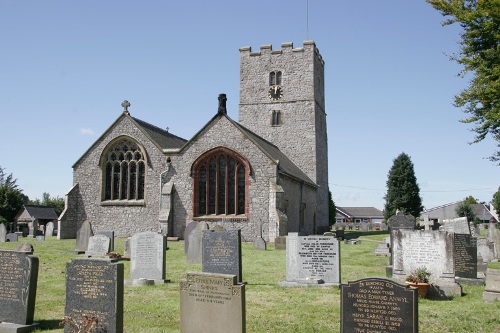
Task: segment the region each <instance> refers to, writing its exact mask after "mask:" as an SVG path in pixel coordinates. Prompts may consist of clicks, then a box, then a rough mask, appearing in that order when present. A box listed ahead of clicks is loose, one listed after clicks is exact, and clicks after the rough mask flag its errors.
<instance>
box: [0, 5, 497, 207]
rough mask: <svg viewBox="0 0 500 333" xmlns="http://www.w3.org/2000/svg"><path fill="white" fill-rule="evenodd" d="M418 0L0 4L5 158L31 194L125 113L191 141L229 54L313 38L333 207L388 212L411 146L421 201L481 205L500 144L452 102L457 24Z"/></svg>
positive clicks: (208, 111)
mask: <svg viewBox="0 0 500 333" xmlns="http://www.w3.org/2000/svg"><path fill="white" fill-rule="evenodd" d="M443 20H444V18H443V17H442V16H441V14H440V13H439V12H438V11H436V10H435V9H433V8H432V7H431V6H430V5H429V4H427V3H426V2H425V1H424V0H379V1H374V0H356V1H344V0H342V1H339V0H309V1H308V0H274V1H268V0H267V1H264V0H252V1H235V0H232V1H229V0H212V1H202V0H183V1H129V0H119V1H118V0H107V1H97V0H87V1H68V0H53V1H39V0H25V1H16V0H0V141H1V142H3V148H2V154H1V157H0V167H2V168H3V169H4V172H6V173H7V174H12V175H13V176H14V178H16V179H17V184H18V186H19V187H20V188H21V189H22V190H23V193H24V194H26V195H28V196H29V198H30V199H35V198H39V199H41V198H42V194H43V193H44V192H47V193H49V194H50V196H51V197H57V196H58V197H64V195H65V194H66V193H67V192H68V190H69V189H70V188H71V187H72V185H73V178H72V166H73V164H74V163H75V162H76V161H77V160H78V159H79V158H80V157H81V156H82V155H83V154H84V153H85V151H86V150H87V149H88V148H89V147H90V146H91V145H92V144H93V143H94V142H95V141H96V140H97V139H98V138H99V136H100V135H102V134H103V133H104V132H105V131H106V130H107V129H108V128H109V126H110V125H111V124H112V123H113V122H114V121H115V120H116V119H117V118H118V117H119V116H120V115H121V113H122V111H123V108H122V107H121V103H122V102H123V100H125V99H126V100H128V101H129V102H130V103H131V107H130V108H129V111H130V114H131V115H132V116H133V117H136V118H139V119H141V120H144V121H146V122H149V123H151V124H154V125H156V126H158V127H162V128H167V127H168V128H169V131H170V132H171V133H173V134H175V135H178V136H180V137H183V138H185V139H190V138H191V137H192V136H193V135H194V134H195V133H196V132H197V131H198V130H199V129H200V128H201V127H203V126H204V125H205V124H206V123H207V122H208V121H209V120H210V119H211V118H212V117H213V116H214V115H215V113H216V112H217V107H218V100H217V97H218V94H219V93H225V94H227V98H228V101H227V107H228V115H229V116H230V117H231V118H232V119H234V120H237V119H238V101H239V49H240V48H241V47H244V46H250V47H252V50H254V51H258V50H259V49H260V46H261V45H266V44H272V47H273V50H278V49H280V48H281V44H282V43H287V42H293V45H294V47H301V46H302V44H303V41H305V40H314V41H315V43H316V46H317V47H318V49H319V51H320V53H321V55H322V57H323V59H324V60H325V94H326V100H325V102H326V113H327V124H328V151H329V156H328V163H329V186H330V190H331V192H332V195H333V199H334V201H335V204H336V205H337V206H344V207H352V206H367V207H376V208H378V209H383V207H384V203H385V201H384V195H385V193H386V191H387V187H386V181H387V175H388V172H389V170H390V168H391V166H392V164H393V160H394V159H395V158H396V157H397V156H398V155H399V154H401V153H403V152H404V153H406V154H408V155H409V156H410V158H411V160H412V162H413V165H414V171H415V176H416V177H417V181H418V184H419V186H420V195H421V197H422V202H423V205H424V206H425V208H428V209H429V208H432V207H436V206H439V205H443V204H447V203H450V202H455V201H459V200H462V199H464V198H465V197H467V196H469V195H471V196H473V197H474V198H476V199H478V200H479V201H485V202H489V201H491V199H492V197H493V194H494V193H495V192H496V191H497V190H498V187H499V185H500V167H499V166H496V165H495V164H494V163H493V162H491V161H489V160H488V159H487V157H489V156H490V155H491V154H492V153H493V152H494V151H495V149H496V145H495V142H494V141H493V140H492V139H491V138H487V139H486V140H484V141H483V142H480V143H477V144H473V145H470V144H469V142H471V141H473V140H474V132H471V125H469V124H463V123H461V122H460V120H461V119H464V118H465V117H466V114H464V113H463V112H462V111H461V110H459V109H457V108H455V107H454V106H453V97H454V95H456V94H457V93H459V92H460V91H461V90H462V89H464V88H466V87H467V84H468V79H467V78H461V77H459V76H458V73H459V72H460V70H461V67H459V65H458V64H456V63H455V62H452V61H450V60H449V57H450V56H451V55H452V54H453V53H455V52H457V51H458V50H459V45H458V42H459V41H460V27H458V26H446V27H443V26H442V24H441V23H442V22H443Z"/></svg>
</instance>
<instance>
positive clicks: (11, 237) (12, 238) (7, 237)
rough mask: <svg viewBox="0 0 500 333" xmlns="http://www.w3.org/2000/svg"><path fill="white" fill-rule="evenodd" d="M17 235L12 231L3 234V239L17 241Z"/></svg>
mask: <svg viewBox="0 0 500 333" xmlns="http://www.w3.org/2000/svg"><path fill="white" fill-rule="evenodd" d="M18 238H19V236H18V235H17V234H15V233H13V232H11V233H9V234H7V236H5V241H6V242H17V240H18Z"/></svg>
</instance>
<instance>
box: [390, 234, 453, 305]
mask: <svg viewBox="0 0 500 333" xmlns="http://www.w3.org/2000/svg"><path fill="white" fill-rule="evenodd" d="M392 236H393V240H392V245H393V248H392V255H393V259H394V261H393V270H392V277H393V278H395V279H397V280H400V281H404V280H405V278H406V276H408V275H409V274H410V273H411V272H413V271H415V270H416V269H417V268H420V267H422V266H425V267H426V268H427V270H428V271H429V272H430V273H431V275H430V277H429V282H430V283H431V284H432V288H431V289H430V290H429V296H430V297H435V298H450V297H455V296H461V295H462V289H461V287H460V285H458V284H457V283H455V263H454V250H453V245H454V242H453V237H454V234H453V233H449V232H445V231H437V230H436V231H433V230H429V231H426V230H396V231H393V232H392Z"/></svg>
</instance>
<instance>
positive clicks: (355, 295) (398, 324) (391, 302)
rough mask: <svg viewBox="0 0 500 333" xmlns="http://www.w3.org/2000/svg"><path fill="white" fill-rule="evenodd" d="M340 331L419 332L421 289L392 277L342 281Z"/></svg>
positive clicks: (354, 332) (356, 332)
mask: <svg viewBox="0 0 500 333" xmlns="http://www.w3.org/2000/svg"><path fill="white" fill-rule="evenodd" d="M340 312H341V313H340V332H342V333H366V332H376V333H389V332H397V333H416V332H418V291H417V289H416V288H410V287H409V286H408V285H402V284H399V283H396V282H394V281H392V280H389V279H380V278H367V279H361V280H357V281H350V282H348V283H347V284H342V285H341V291H340Z"/></svg>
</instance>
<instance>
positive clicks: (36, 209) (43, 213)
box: [24, 205, 58, 220]
mask: <svg viewBox="0 0 500 333" xmlns="http://www.w3.org/2000/svg"><path fill="white" fill-rule="evenodd" d="M24 209H26V211H27V212H28V214H29V215H30V216H31V217H33V218H35V219H38V220H57V218H58V216H57V214H56V212H55V211H54V208H52V207H48V206H30V205H25V206H24Z"/></svg>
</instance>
